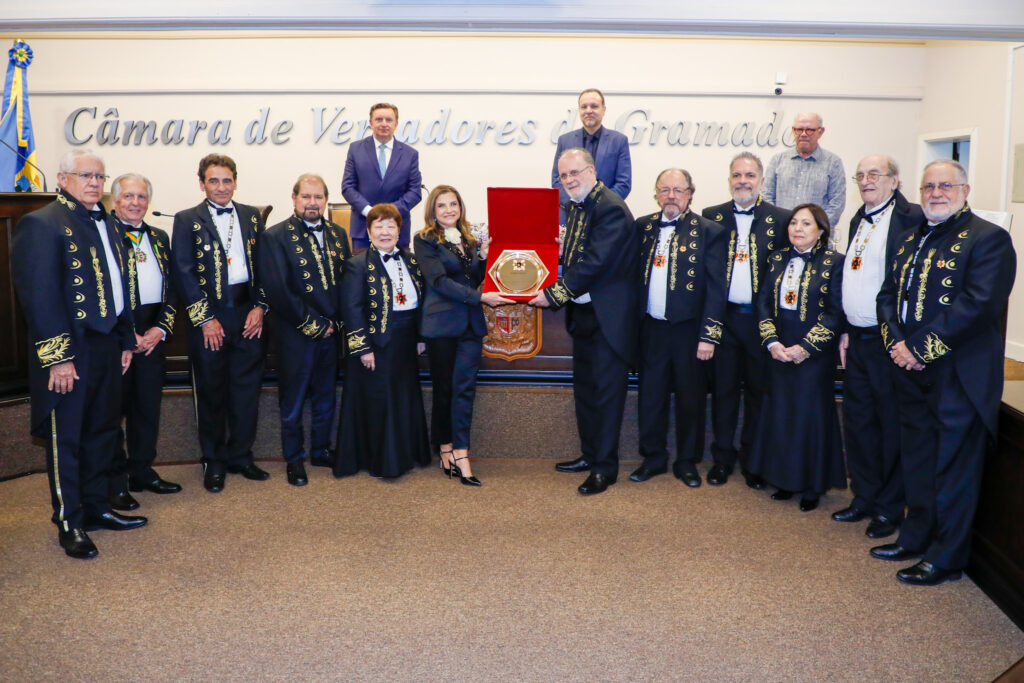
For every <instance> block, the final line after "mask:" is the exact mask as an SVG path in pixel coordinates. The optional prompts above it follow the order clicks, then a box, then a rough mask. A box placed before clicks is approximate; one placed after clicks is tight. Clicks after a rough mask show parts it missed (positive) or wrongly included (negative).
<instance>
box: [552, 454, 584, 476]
mask: <svg viewBox="0 0 1024 683" xmlns="http://www.w3.org/2000/svg"><path fill="white" fill-rule="evenodd" d="M555 469H556V470H558V471H559V472H587V471H589V470H590V461H589V460H587V459H586V458H584V457H579V458H576V459H575V460H569V461H568V462H560V463H556V464H555Z"/></svg>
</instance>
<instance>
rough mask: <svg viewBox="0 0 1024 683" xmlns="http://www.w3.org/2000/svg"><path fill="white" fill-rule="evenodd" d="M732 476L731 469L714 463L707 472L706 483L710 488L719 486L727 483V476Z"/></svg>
mask: <svg viewBox="0 0 1024 683" xmlns="http://www.w3.org/2000/svg"><path fill="white" fill-rule="evenodd" d="M730 474H732V468H731V467H729V466H728V465H723V464H721V463H717V462H716V463H715V464H714V465H712V466H711V469H710V470H708V483H709V484H711V485H712V486H721V485H722V484H724V483H725V482H727V481H729V475H730Z"/></svg>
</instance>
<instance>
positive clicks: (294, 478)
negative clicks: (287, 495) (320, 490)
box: [285, 460, 309, 486]
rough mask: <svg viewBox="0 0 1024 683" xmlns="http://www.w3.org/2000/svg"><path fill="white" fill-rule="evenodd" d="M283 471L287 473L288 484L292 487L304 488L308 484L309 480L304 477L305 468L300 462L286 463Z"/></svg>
mask: <svg viewBox="0 0 1024 683" xmlns="http://www.w3.org/2000/svg"><path fill="white" fill-rule="evenodd" d="M285 470H287V472H288V483H289V484H291V485H292V486H305V485H306V484H308V483H309V478H308V477H306V466H305V465H303V464H302V461H301V460H296V461H295V462H290V463H288V466H287V467H286V468H285Z"/></svg>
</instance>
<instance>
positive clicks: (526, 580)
mask: <svg viewBox="0 0 1024 683" xmlns="http://www.w3.org/2000/svg"><path fill="white" fill-rule="evenodd" d="M263 465H264V466H265V467H266V468H267V469H269V470H270V471H271V473H272V478H271V479H270V480H269V481H267V482H250V481H246V480H244V479H242V478H241V477H239V476H236V475H232V476H229V478H228V482H227V487H226V489H225V491H224V492H223V493H221V494H218V495H212V494H209V493H206V492H205V491H204V490H203V489H202V484H201V475H200V469H199V467H198V466H195V465H180V466H165V467H163V468H162V469H161V471H162V474H163V475H164V476H166V477H167V478H168V479H172V480H174V481H179V482H181V483H183V485H184V486H185V491H184V492H183V493H180V494H177V495H173V496H162V497H160V496H155V495H152V494H138V495H139V497H140V499H141V501H142V503H143V509H142V510H141V511H140V512H144V513H145V514H148V515H149V516H150V524H149V526H147V527H145V528H143V529H139V530H135V531H130V532H109V531H97V532H93V533H92V534H91V535H92V537H93V539H94V540H95V541H96V542H97V545H98V546H99V548H100V557H99V558H97V559H95V560H91V561H76V560H71V559H69V558H67V557H65V556H64V554H63V552H62V551H61V549H60V548H59V547H58V546H57V543H56V532H55V530H54V527H53V526H52V525H51V524H50V523H49V522H48V521H47V520H48V517H49V503H48V495H47V492H46V481H45V475H32V476H28V477H22V478H19V479H14V480H10V481H7V482H3V483H0V615H2V617H0V652H2V655H0V679H2V680H4V681H43V680H52V681H55V680H60V681H64V680H90V681H91V680H111V681H113V680H117V681H121V680H155V681H163V680H183V679H188V680H388V681H391V680H402V681H406V680H458V681H463V680H472V681H478V680H509V681H511V680H515V681H519V680H531V681H534V680H536V681H541V680H543V681H549V680H584V679H587V680H616V681H618V680H684V681H689V680H693V681H698V680H699V681H710V680H728V681H783V680H785V681H821V680H830V681H989V680H991V679H993V678H994V677H995V676H997V675H998V674H999V673H1001V672H1002V671H1004V670H1005V669H1006V668H1007V667H1009V666H1010V665H1011V664H1013V663H1014V662H1016V661H1017V660H1019V659H1020V658H1021V656H1022V655H1024V633H1022V632H1021V631H1020V630H1018V629H1017V628H1016V627H1015V626H1014V625H1013V624H1012V623H1011V622H1010V621H1009V620H1008V619H1007V618H1006V617H1005V616H1004V615H1003V614H1002V613H1001V612H1000V611H999V609H998V608H996V607H995V605H993V604H992V603H991V602H990V601H989V600H988V599H987V598H986V597H985V595H984V594H983V593H982V592H981V591H980V590H979V589H978V588H977V587H976V586H975V585H974V584H973V583H972V582H971V581H970V580H969V579H967V578H966V577H965V578H964V579H962V580H961V581H958V582H955V583H950V584H945V585H943V586H940V587H937V588H930V589H929V588H912V587H907V586H903V585H901V584H899V583H898V582H897V581H896V579H895V577H894V573H895V571H896V570H897V569H898V568H900V567H901V566H903V565H902V564H899V563H896V564H890V563H885V562H880V561H878V560H873V559H871V558H870V557H869V556H868V554H867V550H868V548H869V547H870V546H871V545H872V543H873V542H872V541H870V540H869V539H867V538H866V537H865V536H864V535H863V529H864V524H863V523H861V524H837V523H835V522H833V521H831V520H830V519H829V512H831V511H832V510H835V509H837V508H839V507H842V506H844V505H845V504H846V503H847V501H848V495H847V494H846V493H845V492H842V493H833V494H830V495H828V496H826V497H825V498H823V499H822V503H823V504H822V506H821V508H819V509H818V510H816V511H814V512H811V513H801V512H799V511H798V510H797V506H796V501H791V502H787V503H779V502H772V501H770V500H769V499H768V497H767V494H765V493H759V492H754V491H751V490H750V489H747V488H746V487H745V486H744V485H743V482H742V478H733V479H732V480H730V482H729V483H728V484H727V485H725V486H724V487H710V486H707V485H706V484H705V485H704V486H702V487H701V488H699V489H692V490H691V489H687V488H686V487H685V486H683V485H682V484H681V483H680V482H678V481H676V480H675V479H674V478H673V477H672V476H671V475H667V476H661V477H657V478H655V479H652V480H651V481H649V482H647V483H644V484H634V483H632V482H629V481H628V480H627V479H626V475H628V473H629V468H628V467H624V468H623V472H622V473H621V479H620V482H619V483H618V484H616V485H615V486H613V487H612V488H611V489H610V490H609V491H608V492H607V493H605V494H602V495H600V496H596V497H591V498H583V497H580V496H578V495H577V494H576V492H575V487H576V485H577V484H578V483H579V482H580V481H581V480H582V476H581V475H565V474H558V473H555V472H554V471H553V469H552V467H551V464H550V461H542V460H511V459H510V460H501V459H494V460H477V461H475V463H474V468H473V469H474V473H476V474H477V475H478V476H479V477H480V478H481V479H482V480H483V482H484V486H483V488H480V489H472V488H470V487H464V486H461V485H459V484H458V483H456V482H454V481H448V480H447V479H445V478H443V477H442V476H441V474H440V473H439V471H438V470H437V469H435V468H431V469H424V470H417V471H415V472H413V473H411V474H409V475H407V476H405V477H403V478H402V479H400V480H398V481H395V482H385V481H380V480H376V479H373V478H371V477H369V476H367V475H365V474H361V475H357V476H355V477H351V478H348V479H343V480H335V479H334V478H333V477H332V476H331V475H330V473H329V472H328V471H326V470H324V469H320V468H315V469H312V470H311V472H310V474H311V482H310V484H309V486H307V487H305V488H301V489H300V488H294V487H291V486H288V484H287V483H286V481H285V477H284V466H283V464H281V463H280V462H265V463H263ZM703 469H706V466H705V468H702V470H703Z"/></svg>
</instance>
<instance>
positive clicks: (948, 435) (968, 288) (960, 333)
mask: <svg viewBox="0 0 1024 683" xmlns="http://www.w3.org/2000/svg"><path fill="white" fill-rule="evenodd" d="M1016 270H1017V258H1016V254H1015V253H1014V249H1013V244H1012V242H1011V240H1010V234H1009V233H1008V232H1007V231H1005V230H1003V229H1002V228H1000V227H999V226H997V225H994V224H992V223H989V222H988V221H986V220H982V219H981V218H978V217H977V216H975V215H974V214H973V213H972V212H971V210H970V209H969V208H967V207H966V206H965V207H964V209H963V210H962V211H961V212H960V213H959V214H957V215H955V216H953V217H952V218H950V219H949V220H947V221H945V222H943V223H940V224H939V225H936V226H934V228H929V226H928V224H927V222H922V224H921V226H920V227H919V228H918V230H917V231H914V232H912V233H910V234H908V235H907V236H906V238H905V241H904V242H903V245H902V246H901V247H900V248H899V250H898V251H897V253H896V258H895V260H893V261H892V262H891V264H890V272H889V274H888V276H887V277H886V280H885V283H884V284H883V285H882V290H881V292H879V294H878V319H879V324H880V327H881V332H882V339H883V341H884V343H885V347H886V349H889V350H890V351H891V349H892V347H893V345H894V344H896V343H897V342H900V341H902V342H904V343H905V344H906V347H907V349H909V350H910V352H911V353H913V354H914V357H915V358H917V359H918V360H919V361H920V362H921V363H924V365H925V369H924V370H921V371H917V370H902V369H899V368H897V369H896V392H897V396H898V397H899V399H900V423H901V433H902V442H903V452H902V462H903V478H904V487H905V489H906V495H907V518H906V520H905V521H904V523H903V525H902V526H901V527H900V535H899V539H898V540H897V543H899V544H900V545H901V546H903V547H904V548H907V549H908V550H913V551H918V552H921V553H922V554H923V556H924V559H925V560H926V561H928V562H931V563H932V564H933V565H935V566H936V567H939V568H941V569H947V570H956V569H962V568H963V567H965V566H966V565H967V560H968V558H969V556H970V536H971V524H972V522H973V519H974V512H975V509H976V507H977V503H978V490H979V488H980V486H981V474H982V464H983V461H984V457H985V448H986V445H987V444H988V443H989V442H990V441H991V440H992V439H994V437H995V434H996V425H997V420H998V414H999V404H1000V401H1001V399H1002V393H1003V391H1002V389H1003V339H1002V336H1001V335H1000V333H999V327H998V325H999V317H1000V315H1001V314H1002V312H1003V310H1004V309H1005V307H1006V303H1007V300H1008V299H1009V296H1010V290H1011V289H1012V288H1013V280H1014V277H1015V275H1016Z"/></svg>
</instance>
